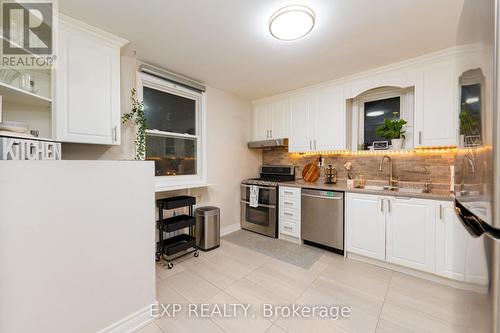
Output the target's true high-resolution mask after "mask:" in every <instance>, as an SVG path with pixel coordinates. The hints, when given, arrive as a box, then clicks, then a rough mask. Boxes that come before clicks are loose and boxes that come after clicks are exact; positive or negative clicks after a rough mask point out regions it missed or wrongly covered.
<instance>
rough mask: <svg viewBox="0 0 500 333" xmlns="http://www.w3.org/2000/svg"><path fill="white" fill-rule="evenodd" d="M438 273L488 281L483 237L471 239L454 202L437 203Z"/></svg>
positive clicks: (474, 281) (482, 283) (448, 276)
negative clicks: (457, 213) (455, 208)
mask: <svg viewBox="0 0 500 333" xmlns="http://www.w3.org/2000/svg"><path fill="white" fill-rule="evenodd" d="M436 274H438V275H441V276H444V277H447V278H450V279H454V280H458V281H464V282H468V283H474V284H479V285H487V284H488V265H487V262H486V248H485V242H484V238H483V237H481V238H472V237H471V236H470V235H469V233H468V232H467V231H466V230H465V228H464V227H463V226H462V224H461V222H460V220H459V219H458V217H457V216H456V214H455V211H454V205H453V202H450V201H437V202H436Z"/></svg>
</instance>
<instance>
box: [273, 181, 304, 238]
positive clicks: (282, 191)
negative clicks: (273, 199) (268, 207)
mask: <svg viewBox="0 0 500 333" xmlns="http://www.w3.org/2000/svg"><path fill="white" fill-rule="evenodd" d="M278 224H279V228H278V230H279V237H280V238H283V235H284V236H285V237H287V236H288V237H293V238H294V239H295V240H296V241H297V242H300V188H298V187H285V186H280V188H279V221H278Z"/></svg>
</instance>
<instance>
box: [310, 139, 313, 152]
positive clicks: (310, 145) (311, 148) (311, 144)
mask: <svg viewBox="0 0 500 333" xmlns="http://www.w3.org/2000/svg"><path fill="white" fill-rule="evenodd" d="M312 149H313V148H312V140H309V150H312Z"/></svg>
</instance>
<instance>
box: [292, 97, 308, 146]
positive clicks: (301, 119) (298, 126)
mask: <svg viewBox="0 0 500 333" xmlns="http://www.w3.org/2000/svg"><path fill="white" fill-rule="evenodd" d="M311 108H312V96H311V95H309V94H301V95H296V96H293V97H292V98H290V119H291V122H290V138H289V143H288V151H289V152H291V153H300V152H307V151H312V150H313V147H312V144H313V142H312V141H313V140H312V130H313V128H312V127H313V126H312V117H311V111H312V110H311Z"/></svg>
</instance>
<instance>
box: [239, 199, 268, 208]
mask: <svg viewBox="0 0 500 333" xmlns="http://www.w3.org/2000/svg"><path fill="white" fill-rule="evenodd" d="M241 203H244V204H247V205H250V202H249V201H245V200H241ZM257 207H264V208H272V209H276V206H275V205H264V204H261V203H260V204H259V205H258V206H257ZM257 207H255V208H257Z"/></svg>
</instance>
